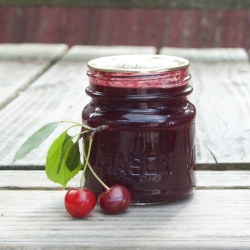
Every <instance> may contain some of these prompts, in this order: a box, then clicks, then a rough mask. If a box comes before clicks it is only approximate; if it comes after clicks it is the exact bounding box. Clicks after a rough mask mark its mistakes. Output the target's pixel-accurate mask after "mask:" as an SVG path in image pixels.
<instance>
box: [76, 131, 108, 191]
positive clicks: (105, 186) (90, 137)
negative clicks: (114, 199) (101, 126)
mask: <svg viewBox="0 0 250 250" xmlns="http://www.w3.org/2000/svg"><path fill="white" fill-rule="evenodd" d="M92 142H93V135H92V134H90V136H89V147H88V153H87V156H86V159H85V164H84V167H83V174H82V178H81V185H82V181H83V177H84V174H85V171H86V168H87V166H88V168H89V170H90V171H91V173H92V174H93V175H94V176H95V178H96V179H97V180H98V181H99V183H100V184H101V185H102V186H103V187H104V188H105V189H106V190H107V191H108V190H110V188H109V187H108V186H107V185H106V184H105V183H104V182H103V181H102V180H101V179H100V178H99V176H98V175H97V174H96V173H95V171H94V170H93V168H92V167H91V165H90V164H89V156H90V152H91V147H92Z"/></svg>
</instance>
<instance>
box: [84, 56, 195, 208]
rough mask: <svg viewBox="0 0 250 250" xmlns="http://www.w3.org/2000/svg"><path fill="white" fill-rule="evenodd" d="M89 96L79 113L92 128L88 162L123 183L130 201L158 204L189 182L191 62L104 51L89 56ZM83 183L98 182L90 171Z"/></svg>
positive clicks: (188, 187)
mask: <svg viewBox="0 0 250 250" xmlns="http://www.w3.org/2000/svg"><path fill="white" fill-rule="evenodd" d="M88 67H89V71H88V72H87V75H88V76H89V87H87V88H86V93H87V94H88V95H89V96H90V97H91V101H90V103H89V104H87V106H86V107H85V108H84V109H83V112H82V119H83V122H84V123H87V124H88V125H89V126H91V127H97V126H100V125H104V124H107V125H108V126H109V130H107V131H103V132H100V133H97V134H96V136H95V138H94V140H93V145H92V150H91V155H90V164H91V166H92V167H93V169H94V170H95V171H96V173H97V174H98V176H99V177H100V178H101V179H102V180H103V181H104V182H105V183H106V184H107V185H108V186H112V185H114V184H121V185H123V186H125V187H126V188H128V189H129V190H130V192H131V195H132V200H133V204H157V203H162V202H168V201H171V200H174V199H177V198H181V197H183V196H186V195H188V194H190V193H192V191H193V190H194V188H195V185H196V176H195V147H194V136H195V115H196V110H195V107H194V105H193V104H192V103H191V102H189V101H188V99H187V96H188V95H189V94H190V93H191V92H192V87H191V86H190V85H189V82H188V81H189V79H190V74H189V72H188V67H189V62H188V61H187V60H186V59H183V58H179V57H172V56H163V55H149V56H148V55H136V56H135V55H131V56H114V57H103V58H98V59H94V60H92V61H90V62H89V63H88ZM87 185H88V186H89V188H91V190H92V191H93V192H94V193H95V194H96V195H99V194H100V193H101V192H102V191H103V187H102V186H101V185H100V184H99V182H98V181H97V180H96V179H95V178H94V176H93V175H92V174H91V173H89V174H88V177H87Z"/></svg>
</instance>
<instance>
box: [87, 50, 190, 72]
mask: <svg viewBox="0 0 250 250" xmlns="http://www.w3.org/2000/svg"><path fill="white" fill-rule="evenodd" d="M129 57H130V58H131V59H133V58H134V57H137V58H138V57H141V58H143V57H144V59H145V60H146V59H150V60H152V59H166V60H167V59H168V60H169V59H172V60H173V59H175V60H180V62H182V63H183V64H182V65H177V66H172V67H159V68H146V69H144V68H143V69H140V68H135V69H128V68H115V67H113V68H112V67H109V68H108V67H100V66H95V65H93V63H95V62H96V61H104V60H114V59H116V58H118V59H122V58H124V59H128V58H129ZM169 62H170V60H169ZM189 65H190V62H189V61H188V60H187V59H185V58H182V57H177V56H168V55H120V56H106V57H100V58H96V59H93V60H91V61H89V62H88V64H87V66H88V68H89V69H91V70H98V71H102V72H117V73H141V74H145V73H161V72H167V71H172V70H178V69H185V68H188V67H189Z"/></svg>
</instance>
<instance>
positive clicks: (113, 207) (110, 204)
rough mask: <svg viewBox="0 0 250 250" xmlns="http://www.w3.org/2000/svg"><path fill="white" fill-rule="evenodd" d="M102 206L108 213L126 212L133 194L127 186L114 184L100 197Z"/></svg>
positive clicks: (99, 200)
mask: <svg viewBox="0 0 250 250" xmlns="http://www.w3.org/2000/svg"><path fill="white" fill-rule="evenodd" d="M98 202H99V206H100V208H101V209H102V210H103V211H104V212H105V213H107V214H118V213H121V212H124V211H125V210H126V209H127V208H128V207H129V206H130V204H131V194H130V192H129V191H128V189H127V188H125V187H123V186H121V185H114V186H112V187H111V188H110V189H109V190H107V191H104V192H103V193H101V194H100V195H99V197H98Z"/></svg>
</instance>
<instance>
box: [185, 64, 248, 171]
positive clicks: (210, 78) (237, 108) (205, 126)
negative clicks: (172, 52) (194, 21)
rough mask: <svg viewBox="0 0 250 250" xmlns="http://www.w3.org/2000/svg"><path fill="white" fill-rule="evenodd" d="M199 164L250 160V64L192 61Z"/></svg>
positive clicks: (228, 163)
mask: <svg viewBox="0 0 250 250" xmlns="http://www.w3.org/2000/svg"><path fill="white" fill-rule="evenodd" d="M190 72H191V75H192V80H191V84H192V85H193V88H194V92H193V93H192V94H191V95H190V100H191V101H192V102H193V103H194V104H195V105H196V107H197V120H196V145H197V147H196V153H197V161H198V163H203V164H204V163H205V164H206V163H215V164H216V161H217V163H218V164H217V165H218V166H220V163H222V164H224V168H225V169H227V167H228V166H230V165H233V164H234V163H245V164H246V165H247V164H248V166H249V163H250V155H249V150H250V141H249V140H248V138H249V135H250V134H249V133H250V130H249V124H250V117H249V115H248V113H249V109H250V84H249V81H250V64H249V63H247V62H238V63H236V62H235V63H220V62H217V63H213V64H211V63H201V62H191V67H190Z"/></svg>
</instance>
